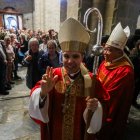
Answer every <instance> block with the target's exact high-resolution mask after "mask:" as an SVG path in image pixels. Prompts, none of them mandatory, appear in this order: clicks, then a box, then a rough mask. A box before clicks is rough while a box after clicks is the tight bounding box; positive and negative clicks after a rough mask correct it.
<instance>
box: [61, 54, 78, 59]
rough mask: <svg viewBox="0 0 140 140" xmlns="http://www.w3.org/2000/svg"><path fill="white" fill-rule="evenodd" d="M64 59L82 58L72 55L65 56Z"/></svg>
mask: <svg viewBox="0 0 140 140" xmlns="http://www.w3.org/2000/svg"><path fill="white" fill-rule="evenodd" d="M63 57H64V58H65V59H70V58H72V59H79V58H80V54H72V55H69V54H63Z"/></svg>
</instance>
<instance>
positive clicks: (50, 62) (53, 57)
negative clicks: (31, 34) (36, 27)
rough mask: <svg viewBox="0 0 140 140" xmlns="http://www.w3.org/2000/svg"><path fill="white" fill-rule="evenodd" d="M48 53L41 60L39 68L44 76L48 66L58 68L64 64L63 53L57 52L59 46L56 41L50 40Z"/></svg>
mask: <svg viewBox="0 0 140 140" xmlns="http://www.w3.org/2000/svg"><path fill="white" fill-rule="evenodd" d="M47 46H48V47H47V50H48V51H47V52H45V53H44V54H43V55H42V57H41V58H40V59H39V68H40V71H41V73H42V75H43V74H44V73H45V72H46V69H47V67H48V66H50V67H53V68H57V67H61V66H62V65H63V64H62V52H57V51H56V48H57V44H56V42H55V40H49V41H48V43H47Z"/></svg>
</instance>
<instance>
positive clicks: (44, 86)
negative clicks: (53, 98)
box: [40, 67, 58, 98]
mask: <svg viewBox="0 0 140 140" xmlns="http://www.w3.org/2000/svg"><path fill="white" fill-rule="evenodd" d="M57 79H58V75H55V76H53V68H52V67H51V68H50V67H47V70H46V73H45V74H44V75H43V76H42V82H41V94H40V96H41V97H42V98H43V97H45V96H46V95H47V94H48V93H49V92H50V91H51V90H52V89H53V87H54V85H55V82H56V80H57Z"/></svg>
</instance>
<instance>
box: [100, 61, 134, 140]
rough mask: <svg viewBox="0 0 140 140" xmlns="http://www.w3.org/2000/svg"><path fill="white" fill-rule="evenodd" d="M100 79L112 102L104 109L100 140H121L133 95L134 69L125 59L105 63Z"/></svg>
mask: <svg viewBox="0 0 140 140" xmlns="http://www.w3.org/2000/svg"><path fill="white" fill-rule="evenodd" d="M98 78H99V80H100V81H101V83H102V85H103V87H104V89H105V91H106V93H108V94H109V95H110V100H108V101H107V102H106V103H105V105H104V107H103V108H104V120H103V126H102V129H101V131H100V133H99V134H98V137H99V138H98V139H99V140H121V139H123V133H124V128H125V126H126V121H127V117H128V113H129V109H130V106H131V101H132V95H133V89H134V72H133V68H132V67H131V66H130V64H129V63H128V62H127V61H126V60H125V59H121V60H120V61H117V62H116V63H113V64H109V63H105V62H103V63H102V64H101V65H100V67H99V73H98Z"/></svg>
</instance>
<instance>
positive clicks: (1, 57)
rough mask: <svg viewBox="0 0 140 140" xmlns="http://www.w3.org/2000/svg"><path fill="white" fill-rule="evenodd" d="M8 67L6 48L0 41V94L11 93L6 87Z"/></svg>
mask: <svg viewBox="0 0 140 140" xmlns="http://www.w3.org/2000/svg"><path fill="white" fill-rule="evenodd" d="M6 67H7V55H6V49H5V47H4V46H3V45H2V44H1V42H0V95H8V94H9V92H8V91H7V87H6Z"/></svg>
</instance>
